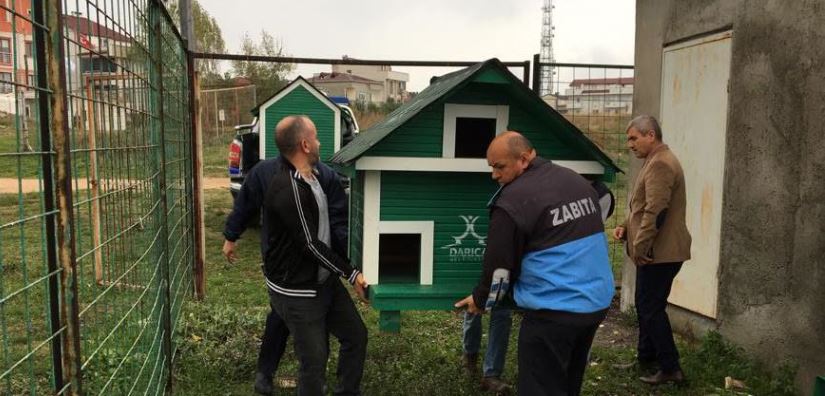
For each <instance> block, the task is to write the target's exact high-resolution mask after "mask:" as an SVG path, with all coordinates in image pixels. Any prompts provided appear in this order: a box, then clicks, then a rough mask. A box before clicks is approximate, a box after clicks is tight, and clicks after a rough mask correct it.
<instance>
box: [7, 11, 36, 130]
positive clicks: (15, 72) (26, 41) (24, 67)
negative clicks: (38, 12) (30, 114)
mask: <svg viewBox="0 0 825 396" xmlns="http://www.w3.org/2000/svg"><path fill="white" fill-rule="evenodd" d="M0 5H3V6H5V7H8V8H9V9H13V10H14V12H15V13H17V14H20V15H26V16H27V15H30V11H31V1H29V0H2V1H0ZM32 41H33V36H32V25H31V23H28V22H27V21H25V20H23V19H21V17H20V16H15V15H14V13H13V12H12V11H9V10H6V9H0V81H6V82H16V83H17V84H25V85H28V86H33V85H34V52H33V47H32ZM22 97H27V98H29V99H30V98H32V97H33V91H30V90H29V89H27V88H24V87H20V89H18V92H17V93H15V90H14V85H13V84H8V83H2V82H0V111H3V112H6V113H11V114H16V113H17V112H18V111H21V112H22V111H23V107H21V105H20V104H21V103H23V101H21V100H19V99H20V98H22Z"/></svg>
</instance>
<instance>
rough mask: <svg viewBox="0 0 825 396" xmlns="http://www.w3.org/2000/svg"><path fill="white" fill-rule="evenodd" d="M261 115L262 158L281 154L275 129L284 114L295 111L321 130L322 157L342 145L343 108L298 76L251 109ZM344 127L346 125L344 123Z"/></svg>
mask: <svg viewBox="0 0 825 396" xmlns="http://www.w3.org/2000/svg"><path fill="white" fill-rule="evenodd" d="M252 113H253V114H257V115H258V123H259V126H260V129H259V131H260V135H259V138H258V144H259V145H260V153H261V154H260V156H261V159H265V158H273V157H275V156H277V155H278V147H277V146H276V145H275V139H274V134H273V131H274V130H275V125H277V124H278V122H279V121H281V120H282V119H283V118H284V117H286V116H289V115H295V114H303V115H306V116H308V117H309V118H310V119H311V120H312V122H313V123H314V124H315V128H316V129H317V130H318V140H319V141H320V142H321V160H322V161H324V162H327V161H328V160H329V159H330V157H332V155H333V153H335V152H336V151H338V150H339V149H340V148H341V146H342V144H341V135H342V133H341V131H342V122H341V121H342V118H341V108H340V107H338V105H337V104H335V103H334V102H333V101H332V100H330V99H329V98H328V97H327V96H326V95H324V94H323V93H322V92H321V91H319V90H318V89H317V88H315V86H313V85H312V84H310V83H309V82H307V81H306V80H305V79H304V78H303V77H300V76H299V77H298V78H296V79H295V80H293V81H292V82H291V83H289V84H288V85H287V86H285V87H284V88H282V89H281V90H280V91H278V92H276V93H275V94H273V95H272V96H270V97H269V98H268V99H266V100H264V101H263V102H262V103H261V104H260V105H258V106H257V107H256V108H254V109H253V110H252ZM344 127H345V126H344Z"/></svg>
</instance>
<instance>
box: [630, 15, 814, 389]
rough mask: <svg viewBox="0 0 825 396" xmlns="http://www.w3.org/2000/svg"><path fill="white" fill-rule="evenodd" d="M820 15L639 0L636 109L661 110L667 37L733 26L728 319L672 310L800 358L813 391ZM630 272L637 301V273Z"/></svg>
mask: <svg viewBox="0 0 825 396" xmlns="http://www.w3.org/2000/svg"><path fill="white" fill-rule="evenodd" d="M823 20H825V2H822V1H821V0H799V1H779V0H774V1H766V0H758V1H753V0H752V1H745V0H701V1H700V0H695V1H689V2H688V1H678V0H637V3H636V59H635V63H636V87H635V89H636V91H635V96H634V103H633V108H634V112H635V113H636V114H642V113H648V114H653V115H656V116H658V112H659V106H660V91H661V89H660V88H661V87H660V85H661V73H662V67H661V63H662V49H663V47H664V46H665V45H666V44H668V43H672V42H673V41H677V40H681V39H685V38H688V37H691V36H695V35H701V34H704V33H708V32H711V31H714V30H719V29H724V28H725V27H731V28H732V30H733V48H732V61H731V73H730V74H731V77H730V83H729V110H728V131H727V148H726V157H727V160H726V166H725V183H724V184H725V188H724V197H725V198H724V203H723V214H722V241H721V252H720V268H719V303H718V312H719V315H718V318H717V320H716V321H712V320H709V319H707V318H701V317H696V316H695V315H691V314H690V313H688V312H684V311H683V310H680V309H674V310H672V313H673V319H674V320H673V322H674V325H675V326H676V327H677V328H679V330H683V331H687V332H690V333H694V334H695V333H697V332H701V331H705V330H707V329H709V328H715V329H717V330H718V331H720V332H721V333H722V334H723V335H724V336H725V337H726V338H727V339H729V340H731V341H733V342H735V343H737V344H739V345H741V346H743V347H744V348H745V349H746V350H748V351H749V352H750V353H752V354H753V355H754V356H756V357H757V358H759V359H761V360H763V361H764V362H767V363H770V364H775V363H779V362H782V361H783V360H789V361H792V362H795V363H797V364H799V375H798V378H797V383H798V384H799V389H800V391H801V392H803V393H805V394H807V393H809V392H810V390H811V387H812V383H813V379H814V377H815V376H816V375H825V182H823V180H822V178H823V177H825V131H823V128H825V29H823V28H822V25H821V21H823ZM663 128H664V136H665V142H667V125H664V126H663ZM697 154H698V153H697ZM639 165H640V164H639V162H638V161H637V162H634V163H632V164H631V178H634V177H635V174H636V173H637V171H638V168H639ZM687 265H689V263H688V264H687ZM625 267H626V268H625V270H624V278H623V288H622V307H623V308H628V307H630V306H631V305H632V301H633V290H634V286H633V284H634V279H635V270H634V268H633V266H632V265H626V266H625Z"/></svg>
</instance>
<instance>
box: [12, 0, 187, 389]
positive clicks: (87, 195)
mask: <svg viewBox="0 0 825 396" xmlns="http://www.w3.org/2000/svg"><path fill="white" fill-rule="evenodd" d="M3 4H7V5H0V13H5V16H6V18H0V19H4V20H8V25H9V26H10V33H11V36H12V37H11V39H5V38H0V337H1V339H0V359H1V360H2V365H1V366H0V367H2V369H0V394H15V395H18V394H30V395H42V394H57V395H64V394H65V395H79V394H88V395H92V394H124V395H126V394H135V393H140V394H161V393H164V392H165V391H166V390H167V389H168V386H169V384H170V382H171V374H170V373H171V365H172V362H173V361H174V356H175V352H176V347H175V342H174V334H175V327H176V324H177V323H178V318H179V317H180V313H181V307H182V304H183V301H184V300H185V299H186V298H187V296H190V295H191V294H192V291H193V270H194V269H195V265H194V264H195V261H196V257H195V256H196V254H197V253H196V251H197V249H196V248H195V246H196V237H195V234H196V231H195V224H196V219H195V210H194V205H193V202H194V195H195V194H194V193H195V188H194V186H193V169H194V163H195V161H194V159H193V141H194V139H193V134H194V131H193V125H194V123H193V120H194V118H193V112H192V101H193V97H192V94H191V92H192V89H191V84H192V81H193V79H192V75H193V74H192V70H193V68H192V67H191V64H192V58H191V54H190V53H189V52H188V51H187V48H186V45H185V43H184V41H183V40H182V39H181V36H180V34H179V33H178V31H177V29H176V27H175V25H174V22H173V19H172V18H171V17H170V15H169V14H168V12H167V10H166V9H165V7H164V6H163V4H162V3H161V2H160V0H107V1H103V0H100V1H98V0H82V1H81V0H72V1H70V0H63V1H45V0H32V1H31V9H28V2H24V1H21V0H14V1H10V2H4V3H3ZM4 29H6V25H5V24H4V22H3V21H0V30H4ZM4 31H5V30H4ZM4 98H5V101H4ZM4 105H5V107H4Z"/></svg>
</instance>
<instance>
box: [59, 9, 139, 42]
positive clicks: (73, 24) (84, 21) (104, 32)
mask: <svg viewBox="0 0 825 396" xmlns="http://www.w3.org/2000/svg"><path fill="white" fill-rule="evenodd" d="M63 26H65V27H66V28H68V29H71V30H74V31H76V32H77V33H80V34H85V35H87V36H97V37H104V38H110V39H113V40H118V41H130V39H129V36H127V35H125V34H123V33H120V32H118V31H116V30H114V29H111V28H108V27H106V26H103V25H101V24H99V23H97V22H94V21H92V20H90V19H88V18H85V17H79V16H74V15H63Z"/></svg>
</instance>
